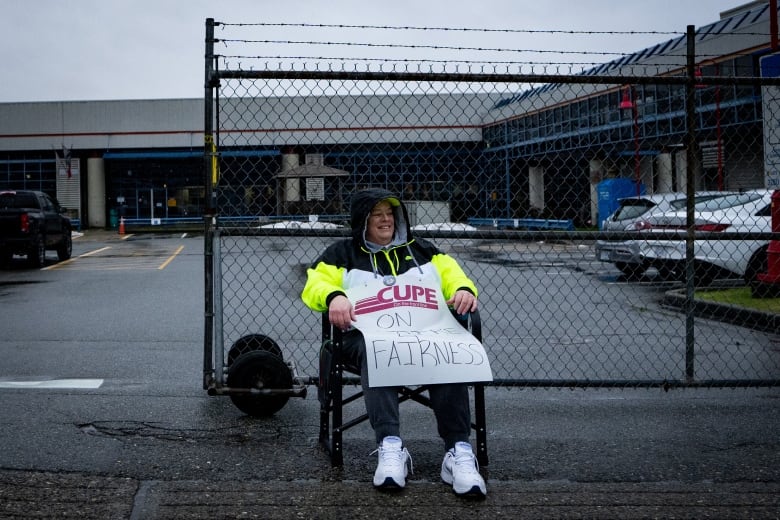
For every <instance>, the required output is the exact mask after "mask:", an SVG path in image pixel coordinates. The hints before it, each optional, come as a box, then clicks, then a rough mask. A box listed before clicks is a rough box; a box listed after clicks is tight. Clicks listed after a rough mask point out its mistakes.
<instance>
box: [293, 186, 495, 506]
mask: <svg viewBox="0 0 780 520" xmlns="http://www.w3.org/2000/svg"><path fill="white" fill-rule="evenodd" d="M408 222H409V219H408V214H407V211H406V207H405V206H404V205H403V204H402V202H401V200H400V199H399V198H398V197H396V196H395V195H393V194H392V193H391V192H389V191H387V190H384V189H367V190H362V191H359V192H357V193H355V195H354V196H353V197H352V201H351V224H352V238H351V239H346V240H340V241H338V242H336V243H334V244H333V245H331V246H330V247H328V248H327V249H326V250H325V251H324V252H323V253H322V254H321V255H320V257H319V258H317V260H315V261H314V263H313V264H312V266H311V267H310V268H309V269H308V271H307V281H306V286H305V287H304V289H303V293H302V295H301V298H302V299H303V301H304V303H305V304H306V305H307V306H308V307H309V308H311V309H312V310H314V311H318V312H325V311H328V319H329V320H330V323H331V324H332V325H333V326H334V327H338V328H339V329H341V330H343V331H345V333H344V342H343V355H344V356H346V357H348V358H349V359H352V360H353V361H354V362H355V365H356V366H359V367H361V383H362V387H363V392H364V397H365V403H366V411H367V413H368V416H369V421H370V423H371V427H372V428H373V430H374V433H375V436H376V442H377V444H378V446H379V447H378V449H377V453H378V454H379V460H378V464H377V468H376V472H375V473H374V486H375V487H377V488H380V489H394V488H395V489H398V488H403V487H404V486H405V485H406V477H407V475H408V468H409V466H410V465H411V457H410V456H409V452H408V451H407V449H406V447H405V446H404V445H403V442H402V440H401V437H400V433H401V432H400V421H399V412H398V391H397V389H396V388H395V387H370V386H369V381H368V367H367V362H366V345H365V342H364V340H363V336H362V334H361V333H360V332H359V331H358V330H356V329H353V328H352V324H353V322H354V321H356V315H355V309H354V307H353V302H351V301H350V300H349V299H348V298H347V292H346V291H347V290H348V289H349V288H350V287H351V286H354V285H355V284H357V283H367V282H370V283H384V284H385V285H394V284H395V283H396V277H398V276H400V275H402V274H404V273H406V272H408V271H410V270H412V269H416V270H418V271H419V272H420V273H431V272H432V271H435V274H433V275H430V274H429V275H428V276H433V277H434V278H436V282H437V284H440V286H441V291H442V293H443V295H444V298H445V299H446V300H447V304H448V305H449V306H450V307H451V308H452V310H453V311H454V312H456V313H457V314H460V315H463V314H467V313H469V312H473V311H475V310H476V309H477V288H476V286H475V285H474V283H473V282H472V281H471V280H470V279H469V278H468V276H466V274H465V273H464V272H463V269H462V268H461V267H460V265H458V263H457V262H456V261H455V259H454V258H452V257H451V256H449V255H447V254H445V253H443V252H442V251H440V250H439V249H438V248H437V247H436V246H434V245H433V244H431V243H430V242H427V241H425V240H421V239H415V238H413V237H412V232H411V228H410V226H409V224H408ZM426 264H431V265H432V266H433V267H434V270H431V269H428V270H424V269H422V267H421V266H424V265H426ZM429 394H430V400H431V404H432V407H433V410H434V413H435V416H436V421H437V426H438V432H439V435H440V436H441V438H442V439H443V441H444V449H445V455H444V461H443V462H442V466H441V478H442V480H443V481H444V482H446V483H447V484H450V485H452V487H453V490H454V492H455V493H456V494H458V495H462V496H485V494H486V487H485V481H484V479H483V478H482V476H481V475H480V474H479V471H478V468H477V461H476V458H475V456H474V453H473V450H472V448H471V444H470V443H469V435H470V433H471V413H470V410H469V394H468V387H467V385H466V384H465V383H450V384H437V385H431V386H430V388H429Z"/></svg>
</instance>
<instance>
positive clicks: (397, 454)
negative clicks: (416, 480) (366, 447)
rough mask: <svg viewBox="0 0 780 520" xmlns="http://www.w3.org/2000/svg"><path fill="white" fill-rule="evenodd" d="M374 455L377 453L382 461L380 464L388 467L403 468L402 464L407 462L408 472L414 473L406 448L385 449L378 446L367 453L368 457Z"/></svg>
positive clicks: (410, 457)
mask: <svg viewBox="0 0 780 520" xmlns="http://www.w3.org/2000/svg"><path fill="white" fill-rule="evenodd" d="M375 453H379V459H380V460H381V461H382V464H386V465H388V466H403V464H404V462H406V461H407V460H408V461H409V472H410V473H414V464H413V463H412V456H411V454H410V453H409V450H407V449H406V448H396V447H392V448H385V447H383V446H379V447H378V448H377V449H375V450H374V451H372V452H371V453H369V455H373V454H375Z"/></svg>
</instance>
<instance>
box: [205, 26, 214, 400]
mask: <svg viewBox="0 0 780 520" xmlns="http://www.w3.org/2000/svg"><path fill="white" fill-rule="evenodd" d="M213 73H214V19H213V18H207V19H206V53H205V80H204V96H203V102H204V103H203V106H204V109H203V112H204V121H203V141H204V143H203V145H204V151H203V187H204V195H205V201H204V204H205V207H204V208H203V223H204V232H203V283H204V286H205V287H204V302H203V303H204V326H203V388H204V389H208V388H209V386H210V385H211V384H212V382H213V378H214V375H213V369H214V367H213V361H212V360H213V353H214V343H213V341H214V238H213V236H212V233H213V222H214V215H213V208H212V186H211V179H212V175H213V173H214V172H213V171H212V170H213V160H212V159H213V154H214V122H213V118H214V112H213V110H214V109H213V102H214V92H213V88H214V87H213Z"/></svg>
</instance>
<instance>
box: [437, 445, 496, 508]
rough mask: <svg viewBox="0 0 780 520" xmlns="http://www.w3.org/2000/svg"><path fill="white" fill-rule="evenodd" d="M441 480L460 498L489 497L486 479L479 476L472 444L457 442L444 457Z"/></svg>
mask: <svg viewBox="0 0 780 520" xmlns="http://www.w3.org/2000/svg"><path fill="white" fill-rule="evenodd" d="M441 479H442V480H443V481H444V482H446V483H447V484H450V485H451V486H452V490H453V491H455V494H456V495H459V496H473V497H484V496H485V495H487V489H486V488H485V479H483V478H482V475H480V474H479V465H478V464H477V458H476V457H475V456H474V452H473V451H472V450H471V444H469V443H468V442H457V443H455V447H454V448H452V449H451V450H449V451H448V452H447V453H446V454H445V455H444V462H442V463H441Z"/></svg>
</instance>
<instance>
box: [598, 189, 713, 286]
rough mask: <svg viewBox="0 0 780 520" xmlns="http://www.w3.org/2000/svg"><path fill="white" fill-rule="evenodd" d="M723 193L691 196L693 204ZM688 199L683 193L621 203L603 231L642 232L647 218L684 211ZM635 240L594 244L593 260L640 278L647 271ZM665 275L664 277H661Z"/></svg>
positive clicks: (704, 193)
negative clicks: (594, 258)
mask: <svg viewBox="0 0 780 520" xmlns="http://www.w3.org/2000/svg"><path fill="white" fill-rule="evenodd" d="M724 194H726V192H719V191H702V192H697V193H696V194H695V195H694V203H695V204H698V203H699V202H702V201H706V200H711V199H714V198H717V197H721V196H723V195H724ZM687 200H688V199H687V195H686V194H685V193H683V192H672V193H657V194H653V195H641V196H638V197H626V198H624V199H620V201H619V206H618V208H617V209H616V210H615V212H614V213H612V214H611V215H609V216H608V217H607V218H606V219H604V221H603V223H602V230H603V231H641V230H643V229H646V228H647V227H648V225H647V219H648V217H649V216H650V215H656V214H663V213H666V212H669V211H678V210H682V209H685V206H686V203H687ZM639 246H640V244H639V242H638V241H635V240H615V241H612V240H599V241H597V242H596V258H597V259H598V260H601V261H602V262H609V263H613V264H615V267H617V268H618V269H619V270H620V272H622V273H623V274H624V275H626V276H640V275H642V274H644V272H645V271H646V270H647V268H648V267H649V264H648V263H647V262H645V261H644V260H643V258H642V257H641V255H640V251H639ZM662 274H666V273H662Z"/></svg>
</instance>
